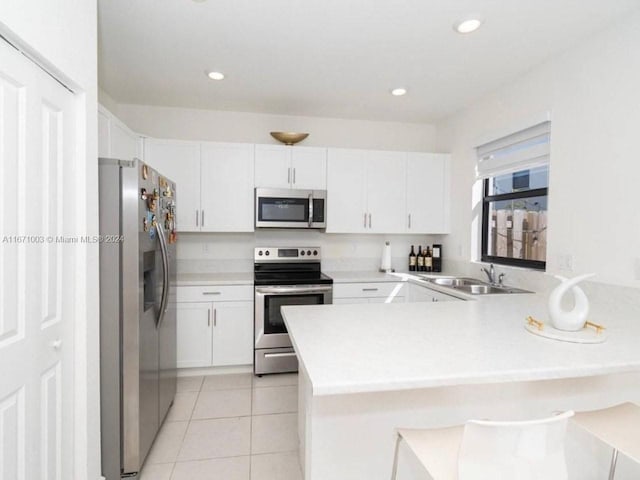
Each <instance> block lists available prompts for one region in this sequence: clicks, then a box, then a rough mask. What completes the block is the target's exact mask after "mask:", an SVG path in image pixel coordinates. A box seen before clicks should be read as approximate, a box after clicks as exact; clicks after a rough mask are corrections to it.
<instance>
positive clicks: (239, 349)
mask: <svg viewBox="0 0 640 480" xmlns="http://www.w3.org/2000/svg"><path fill="white" fill-rule="evenodd" d="M212 353H213V356H212V361H211V364H212V365H213V366H221V365H248V364H251V363H253V302H217V303H214V304H213V352H212Z"/></svg>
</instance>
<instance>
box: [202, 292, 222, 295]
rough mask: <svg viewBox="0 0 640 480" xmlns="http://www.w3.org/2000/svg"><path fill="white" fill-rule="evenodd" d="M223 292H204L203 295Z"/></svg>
mask: <svg viewBox="0 0 640 480" xmlns="http://www.w3.org/2000/svg"><path fill="white" fill-rule="evenodd" d="M221 293H222V292H202V294H203V295H221Z"/></svg>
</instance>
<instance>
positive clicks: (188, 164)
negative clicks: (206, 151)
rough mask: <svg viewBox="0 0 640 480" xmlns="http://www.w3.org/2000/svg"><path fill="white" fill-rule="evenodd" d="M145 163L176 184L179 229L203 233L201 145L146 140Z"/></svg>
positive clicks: (177, 224)
mask: <svg viewBox="0 0 640 480" xmlns="http://www.w3.org/2000/svg"><path fill="white" fill-rule="evenodd" d="M144 153H145V160H146V162H147V163H148V164H149V165H151V166H152V167H153V168H155V169H156V170H158V172H160V173H161V174H162V175H164V176H166V177H167V178H169V179H170V180H173V181H174V182H176V228H177V230H178V231H179V232H199V231H200V224H201V221H202V220H201V216H202V214H201V211H200V143H198V142H182V141H177V140H157V139H153V138H147V139H145V152H144Z"/></svg>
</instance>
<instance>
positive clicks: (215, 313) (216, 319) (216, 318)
mask: <svg viewBox="0 0 640 480" xmlns="http://www.w3.org/2000/svg"><path fill="white" fill-rule="evenodd" d="M216 325H218V309H217V308H214V309H213V326H214V327H215V326H216Z"/></svg>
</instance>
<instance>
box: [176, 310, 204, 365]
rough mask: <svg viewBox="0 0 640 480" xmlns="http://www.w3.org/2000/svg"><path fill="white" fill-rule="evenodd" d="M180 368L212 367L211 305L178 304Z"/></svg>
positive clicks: (178, 353)
mask: <svg viewBox="0 0 640 480" xmlns="http://www.w3.org/2000/svg"><path fill="white" fill-rule="evenodd" d="M176 309H177V316H178V317H177V319H178V320H177V321H178V323H177V342H178V350H177V364H178V368H190V367H207V366H210V365H211V330H212V328H213V327H212V324H213V319H212V315H213V311H212V310H213V309H212V306H211V304H210V303H177V304H176Z"/></svg>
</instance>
